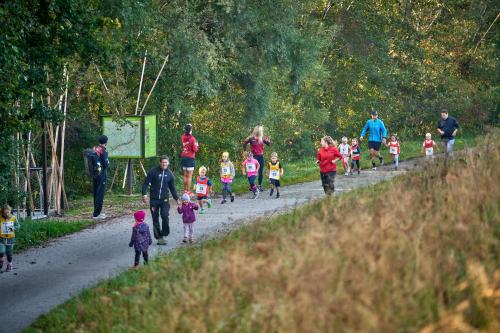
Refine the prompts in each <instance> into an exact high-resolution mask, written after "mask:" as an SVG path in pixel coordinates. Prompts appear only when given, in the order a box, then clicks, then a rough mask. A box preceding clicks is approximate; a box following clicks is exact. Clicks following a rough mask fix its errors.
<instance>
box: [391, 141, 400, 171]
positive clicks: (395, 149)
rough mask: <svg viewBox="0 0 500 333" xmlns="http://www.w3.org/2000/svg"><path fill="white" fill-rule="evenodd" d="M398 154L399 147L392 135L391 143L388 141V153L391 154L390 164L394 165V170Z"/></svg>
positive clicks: (397, 161)
mask: <svg viewBox="0 0 500 333" xmlns="http://www.w3.org/2000/svg"><path fill="white" fill-rule="evenodd" d="M400 152H401V147H400V146H399V141H398V138H397V136H396V135H395V134H393V135H391V141H389V153H390V154H391V158H392V163H394V164H395V166H394V170H397V169H398V166H399V153H400Z"/></svg>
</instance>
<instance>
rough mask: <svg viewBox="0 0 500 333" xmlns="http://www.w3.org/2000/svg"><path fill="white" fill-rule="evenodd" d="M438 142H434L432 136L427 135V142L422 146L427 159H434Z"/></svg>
mask: <svg viewBox="0 0 500 333" xmlns="http://www.w3.org/2000/svg"><path fill="white" fill-rule="evenodd" d="M436 147H437V145H436V142H435V141H434V140H432V134H431V133H427V134H425V140H424V143H423V144H422V152H424V153H425V157H426V158H427V159H432V158H433V157H434V148H436Z"/></svg>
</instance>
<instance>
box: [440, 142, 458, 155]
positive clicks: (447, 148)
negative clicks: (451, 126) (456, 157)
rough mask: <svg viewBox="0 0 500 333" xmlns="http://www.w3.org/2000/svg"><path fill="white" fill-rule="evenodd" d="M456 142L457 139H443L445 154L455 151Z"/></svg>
mask: <svg viewBox="0 0 500 333" xmlns="http://www.w3.org/2000/svg"><path fill="white" fill-rule="evenodd" d="M454 144H455V139H443V146H444V154H445V156H446V157H448V155H451V154H452V153H453V145H454Z"/></svg>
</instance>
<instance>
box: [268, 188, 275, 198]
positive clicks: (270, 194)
mask: <svg viewBox="0 0 500 333" xmlns="http://www.w3.org/2000/svg"><path fill="white" fill-rule="evenodd" d="M273 193H274V188H272V189H271V191H269V196H270V197H272V196H273Z"/></svg>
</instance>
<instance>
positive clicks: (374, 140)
mask: <svg viewBox="0 0 500 333" xmlns="http://www.w3.org/2000/svg"><path fill="white" fill-rule="evenodd" d="M371 117H372V119H369V120H368V121H367V122H366V124H365V127H363V130H362V131H361V136H360V138H359V141H363V138H364V136H365V135H366V131H369V132H370V135H369V136H368V148H369V149H370V157H371V160H372V169H373V170H377V168H376V165H375V158H378V159H379V161H380V165H384V158H383V157H382V156H380V146H381V145H382V143H384V145H385V143H386V141H387V130H386V128H385V125H384V122H383V121H382V120H380V119H378V113H377V111H372V112H371Z"/></svg>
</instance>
